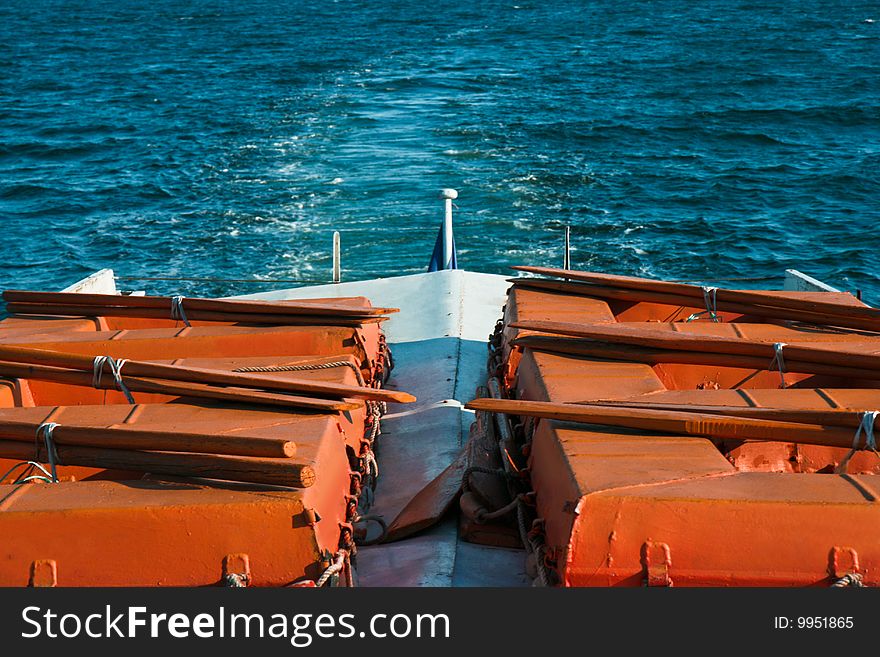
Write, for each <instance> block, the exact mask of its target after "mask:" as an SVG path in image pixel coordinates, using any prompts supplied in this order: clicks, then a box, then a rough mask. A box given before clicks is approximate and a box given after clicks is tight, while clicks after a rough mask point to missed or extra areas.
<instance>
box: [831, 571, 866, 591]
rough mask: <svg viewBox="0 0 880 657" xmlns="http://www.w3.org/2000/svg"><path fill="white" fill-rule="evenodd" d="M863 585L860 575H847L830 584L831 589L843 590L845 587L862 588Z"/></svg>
mask: <svg viewBox="0 0 880 657" xmlns="http://www.w3.org/2000/svg"><path fill="white" fill-rule="evenodd" d="M864 586H865V584H864V582H862V574H861V573H847V574H846V575H844V576H843V577H841V578H840V579H837V580H835V581H834V582H832V583H831V588H832V589H845V588H847V587H852V588H858V589H860V588H864Z"/></svg>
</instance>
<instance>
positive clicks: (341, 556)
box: [315, 550, 348, 588]
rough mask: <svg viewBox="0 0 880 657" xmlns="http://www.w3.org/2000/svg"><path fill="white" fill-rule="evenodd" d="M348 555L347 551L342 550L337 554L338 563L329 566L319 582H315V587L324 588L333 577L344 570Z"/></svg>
mask: <svg viewBox="0 0 880 657" xmlns="http://www.w3.org/2000/svg"><path fill="white" fill-rule="evenodd" d="M347 555H348V552H347V551H346V550H340V551H339V552H337V553H336V561H334V562H333V563H331V564H330V565H329V566H327V570H325V571H324V572H323V573H322V574H321V576H320V577H319V578H318V581H317V582H315V586H316V587H317V588H321V587H322V586H324V584H326V583H327V580H329V579H330V578H331V577H332V576H333V575H335V574H336V573H338V572H339V571H340V570H342V567H343V566H344V565H345V559H346V556H347Z"/></svg>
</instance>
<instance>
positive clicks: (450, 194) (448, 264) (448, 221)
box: [440, 189, 458, 269]
mask: <svg viewBox="0 0 880 657" xmlns="http://www.w3.org/2000/svg"><path fill="white" fill-rule="evenodd" d="M440 198H442V199H443V203H444V204H445V206H446V208H445V209H446V215H445V217H444V219H443V269H452V252H453V250H454V247H453V240H452V235H453V233H452V201H453V200H454V199H457V198H458V192H457V191H455V190H454V189H443V190H440Z"/></svg>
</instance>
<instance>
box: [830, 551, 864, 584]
mask: <svg viewBox="0 0 880 657" xmlns="http://www.w3.org/2000/svg"><path fill="white" fill-rule="evenodd" d="M828 561H829V564H828V573H829V574H830V575H831V577H833V578H834V579H840V578H841V577H845V576H846V575H851V574H854V573H858V572H859V553H858V552H856V551H855V549H854V548H851V547H840V546H837V545H835V546H834V547H833V548H831V553H830V554H829V560H828Z"/></svg>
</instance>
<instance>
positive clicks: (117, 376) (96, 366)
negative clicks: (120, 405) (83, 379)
mask: <svg viewBox="0 0 880 657" xmlns="http://www.w3.org/2000/svg"><path fill="white" fill-rule="evenodd" d="M127 362H128V361H127V360H126V359H125V358H123V359H121V360H119V361H117V360H116V359H114V358H113V357H112V356H95V360H94V362H93V364H92V387H94V388H100V387H101V377H102V376H103V374H104V366H105V365H107V366H108V367H109V368H110V374H112V375H113V382H114V383H115V384H116V389H117V390H119V392H121V393H122V394H123V395H125V399H126V400H127V401H128V403H129V404H134V403H135V401H134V397H132V395H131V391H130V390H129V389H128V386H127V385H125V381H123V380H122V366H123V365H125V364H126V363H127Z"/></svg>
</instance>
